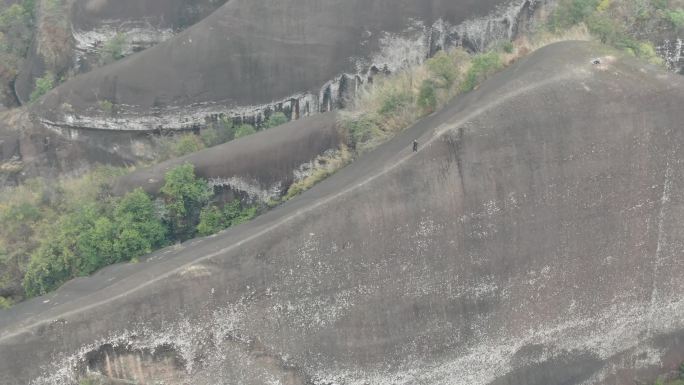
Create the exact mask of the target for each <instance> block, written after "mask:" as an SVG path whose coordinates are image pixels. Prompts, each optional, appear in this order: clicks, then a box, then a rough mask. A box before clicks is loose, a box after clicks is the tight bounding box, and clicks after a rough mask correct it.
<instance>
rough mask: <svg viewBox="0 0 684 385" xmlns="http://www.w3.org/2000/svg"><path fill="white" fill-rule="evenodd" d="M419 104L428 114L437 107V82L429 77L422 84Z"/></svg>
mask: <svg viewBox="0 0 684 385" xmlns="http://www.w3.org/2000/svg"><path fill="white" fill-rule="evenodd" d="M418 106H419V107H420V108H421V109H422V110H423V111H424V112H425V113H428V114H429V113H431V112H433V111H434V110H435V108H437V92H436V91H435V84H434V83H433V82H432V81H431V80H429V79H426V80H424V81H423V83H422V84H421V85H420V92H419V93H418Z"/></svg>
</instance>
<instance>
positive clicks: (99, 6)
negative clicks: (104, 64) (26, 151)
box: [15, 0, 226, 103]
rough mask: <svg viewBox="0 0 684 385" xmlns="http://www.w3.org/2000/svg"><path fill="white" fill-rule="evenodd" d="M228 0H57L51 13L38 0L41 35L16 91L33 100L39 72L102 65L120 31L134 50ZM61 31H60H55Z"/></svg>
mask: <svg viewBox="0 0 684 385" xmlns="http://www.w3.org/2000/svg"><path fill="white" fill-rule="evenodd" d="M225 2H226V0H199V1H197V0H58V1H54V2H52V3H51V4H50V5H51V8H50V10H49V11H47V12H48V13H51V14H54V16H52V17H50V18H47V19H45V18H43V17H42V14H43V13H44V12H46V11H45V10H44V8H45V3H47V2H45V1H43V2H41V1H38V3H40V5H39V18H38V20H39V23H38V27H37V30H36V39H35V42H34V44H33V46H32V48H31V51H30V54H29V57H28V59H27V60H26V65H25V66H24V69H23V70H22V72H21V73H20V74H19V77H18V79H17V81H16V83H15V92H16V94H17V97H18V98H19V100H21V101H22V102H24V103H25V102H28V101H29V96H30V94H31V91H32V90H33V88H34V86H35V80H36V78H39V77H42V76H44V75H45V73H46V72H47V71H49V72H52V73H54V74H56V75H57V76H58V78H59V77H62V76H73V75H75V74H78V73H83V72H88V71H90V70H92V69H93V68H96V67H99V66H100V65H101V63H100V62H101V56H102V55H101V53H102V50H103V47H104V45H105V44H107V42H109V41H111V40H112V39H113V38H115V37H116V36H117V34H121V36H122V39H123V40H122V42H121V44H120V50H121V52H120V53H121V54H123V55H130V54H132V53H134V52H138V51H141V50H144V49H146V48H149V47H151V46H154V45H155V44H157V43H159V42H162V41H165V40H168V39H170V38H172V37H173V36H174V35H175V34H176V33H178V32H180V31H181V30H183V29H185V28H187V27H189V26H190V25H192V24H194V23H196V22H198V21H200V20H202V19H203V18H205V17H206V16H207V15H209V14H210V13H211V12H213V11H214V10H215V9H217V8H218V7H219V6H221V5H222V4H223V3H225ZM55 34H58V35H59V36H51V35H55Z"/></svg>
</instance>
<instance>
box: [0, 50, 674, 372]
mask: <svg viewBox="0 0 684 385" xmlns="http://www.w3.org/2000/svg"><path fill="white" fill-rule="evenodd" d="M597 56H600V57H602V58H603V64H602V65H600V66H593V65H592V64H591V63H590V59H591V58H593V57H597ZM630 60H631V59H614V58H611V57H610V56H609V54H606V52H605V51H604V48H601V47H598V46H593V45H589V44H586V43H562V44H557V45H553V46H550V47H547V48H544V49H542V50H540V51H538V52H536V53H534V54H532V55H531V56H529V57H528V58H526V59H524V60H522V61H520V62H518V63H517V64H515V65H513V66H512V67H511V68H509V69H508V70H506V71H505V72H504V73H502V74H500V75H498V76H496V77H494V78H492V79H490V80H489V81H487V82H486V83H485V84H484V85H483V86H482V87H481V88H480V89H479V90H478V91H475V92H473V93H471V94H469V95H468V96H466V97H464V98H461V99H460V100H458V101H456V102H455V103H453V104H451V105H449V106H448V107H447V108H446V109H444V110H443V111H442V112H440V113H438V114H436V115H433V116H430V117H428V118H426V119H425V120H423V121H422V122H420V123H419V124H417V125H416V126H414V127H413V128H411V129H409V130H408V131H406V132H405V133H403V134H402V135H400V136H399V137H397V138H395V139H394V140H393V141H391V142H389V143H387V144H386V145H384V146H382V147H380V148H379V149H378V150H377V151H375V152H373V153H370V154H368V155H367V156H365V157H364V158H362V159H360V160H359V161H357V162H355V163H354V164H352V165H351V166H350V167H348V168H345V169H344V170H342V171H340V172H339V173H337V174H335V175H334V176H333V177H331V178H330V179H328V180H326V181H324V182H323V183H321V184H320V185H318V186H316V187H315V188H313V189H312V190H310V191H308V192H306V193H305V194H303V195H301V196H300V197H298V198H296V199H294V200H292V201H290V202H288V203H287V204H285V205H284V206H282V207H280V208H278V209H276V210H274V211H271V212H269V213H267V214H265V215H263V216H261V217H259V218H257V219H256V220H254V221H253V222H251V223H249V224H246V225H243V226H240V227H237V228H234V229H231V230H228V231H226V232H224V233H222V234H220V235H218V236H215V237H213V238H209V239H203V240H197V241H193V242H190V243H188V244H184V245H182V246H178V247H175V248H171V249H168V250H164V251H162V252H159V253H156V254H154V255H152V256H150V257H149V258H148V259H146V261H144V262H143V263H141V264H137V265H122V266H114V267H110V268H108V269H105V270H104V271H102V272H100V273H98V274H96V275H95V276H94V277H91V278H82V279H78V280H75V281H73V282H71V283H69V284H67V285H66V286H65V287H63V288H62V289H61V290H60V291H58V292H57V293H55V294H52V295H49V296H46V297H43V298H37V299H35V300H32V301H30V302H27V303H24V304H21V305H19V306H17V307H16V308H14V309H12V310H9V311H3V312H1V313H0V382H2V383H3V384H8V385H14V384H26V383H30V384H64V383H69V384H70V383H75V381H76V380H75V379H76V378H77V377H78V376H80V375H83V374H84V373H86V372H91V373H99V374H101V375H103V376H108V377H110V378H115V379H126V380H130V381H138V382H140V383H150V384H151V383H154V380H163V381H166V383H169V384H217V383H221V384H224V383H242V384H267V383H269V384H271V383H281V384H304V383H314V384H367V383H372V384H417V383H419V384H469V385H472V384H545V385H548V384H579V383H610V384H614V383H631V382H630V381H633V379H634V378H635V377H637V378H639V377H640V376H647V375H651V374H654V373H656V372H658V371H662V370H663V369H667V368H670V367H675V366H676V365H678V364H679V363H680V362H681V361H682V360H684V317H683V315H684V301H683V299H682V293H684V280H682V279H681V277H682V275H683V274H684V259H683V258H682V257H683V255H682V253H684V251H683V245H684V232H683V230H682V226H681V223H682V221H684V167H682V163H683V162H684V147H683V145H684V130H683V128H682V124H681V122H682V121H684V110H683V109H682V108H681V106H682V103H683V102H684V79H682V78H681V77H678V76H675V75H672V74H665V73H663V72H660V71H658V70H655V69H653V68H650V67H644V66H642V65H641V64H640V63H636V62H632V61H630ZM414 138H418V140H419V142H420V145H421V146H420V151H419V152H418V153H417V154H413V153H412V152H411V149H410V143H411V141H412V140H413V139H414ZM626 379H629V381H628V380H626Z"/></svg>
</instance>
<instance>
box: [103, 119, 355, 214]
mask: <svg viewBox="0 0 684 385" xmlns="http://www.w3.org/2000/svg"><path fill="white" fill-rule="evenodd" d="M336 123H337V122H336V114H335V113H332V112H329V113H325V114H318V115H315V116H312V117H309V118H307V119H302V120H296V121H292V122H289V123H286V124H283V125H281V126H279V127H275V128H272V129H270V130H268V131H261V132H259V133H257V134H254V135H250V136H247V137H244V138H241V139H238V140H234V141H231V142H228V143H225V144H223V145H220V146H216V147H213V148H209V149H206V150H203V151H199V152H196V153H193V154H190V155H187V156H184V157H181V158H178V159H172V160H169V161H166V162H163V163H160V164H158V165H155V166H152V167H149V168H145V169H142V170H139V171H136V172H134V173H132V174H129V175H127V176H125V177H122V178H120V179H119V180H118V181H117V182H116V184H115V186H114V191H113V193H115V194H124V193H126V192H129V191H131V190H133V189H135V188H137V187H142V188H143V189H145V191H147V192H148V193H150V194H157V193H158V192H159V190H160V189H161V187H162V186H163V184H164V175H165V174H166V172H167V171H169V170H170V169H172V168H173V167H175V166H178V165H180V164H184V163H191V164H192V165H194V166H195V172H196V174H197V175H198V176H200V177H202V178H204V179H207V180H209V182H210V184H211V185H213V186H216V187H221V188H223V189H224V190H230V191H231V192H233V193H237V194H240V195H241V196H243V197H244V198H249V199H250V200H253V201H260V202H262V203H268V202H269V201H270V200H271V199H276V198H280V197H281V196H282V195H283V193H284V192H287V189H288V188H289V186H290V185H292V183H293V182H295V181H297V179H298V178H300V175H299V174H304V175H306V173H307V170H308V171H311V170H310V168H311V164H312V162H314V161H315V160H316V159H317V158H318V157H319V156H323V155H324V154H326V153H334V152H335V151H337V150H338V149H339V148H340V145H342V143H344V142H345V138H344V137H343V136H342V135H341V133H340V131H339V130H338V129H337V124H336Z"/></svg>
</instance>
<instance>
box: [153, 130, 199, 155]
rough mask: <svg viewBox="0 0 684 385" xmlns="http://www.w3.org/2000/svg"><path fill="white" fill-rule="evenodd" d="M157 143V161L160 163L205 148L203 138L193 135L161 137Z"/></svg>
mask: <svg viewBox="0 0 684 385" xmlns="http://www.w3.org/2000/svg"><path fill="white" fill-rule="evenodd" d="M159 142H160V144H159V154H158V159H159V160H160V161H163V160H167V159H171V158H178V157H181V156H184V155H188V154H192V153H193V152H197V151H200V150H203V149H204V148H205V147H206V146H205V142H204V138H203V137H198V136H197V135H194V134H181V135H172V136H167V137H162V138H160V139H159Z"/></svg>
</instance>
